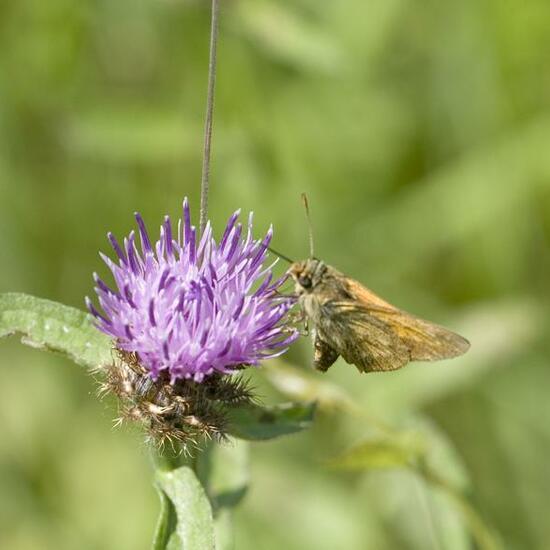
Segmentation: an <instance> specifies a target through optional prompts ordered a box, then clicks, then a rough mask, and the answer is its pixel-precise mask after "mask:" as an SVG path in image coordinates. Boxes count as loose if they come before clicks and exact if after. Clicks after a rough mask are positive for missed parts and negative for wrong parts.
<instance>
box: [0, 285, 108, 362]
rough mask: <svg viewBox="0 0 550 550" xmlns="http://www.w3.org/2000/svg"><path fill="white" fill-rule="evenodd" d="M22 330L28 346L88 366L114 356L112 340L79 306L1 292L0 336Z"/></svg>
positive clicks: (23, 339) (106, 360)
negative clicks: (96, 326) (100, 330)
mask: <svg viewBox="0 0 550 550" xmlns="http://www.w3.org/2000/svg"><path fill="white" fill-rule="evenodd" d="M12 334H21V335H22V338H21V341H22V342H23V343H24V344H27V345H29V346H32V347H35V348H39V349H45V350H48V351H54V352H57V353H61V354H63V355H66V356H67V357H69V358H70V359H72V360H73V361H74V362H75V363H78V364H79V365H82V366H85V367H96V366H98V365H100V364H101V363H105V362H108V361H110V360H111V348H112V344H111V340H110V339H109V338H108V337H107V336H105V335H103V334H102V333H101V332H99V331H98V330H97V329H96V328H95V327H94V325H93V322H92V317H91V316H90V315H89V314H87V313H85V312H84V311H81V310H79V309H76V308H73V307H69V306H65V305H63V304H59V303H57V302H52V301H50V300H44V299H42V298H35V297H34V296H29V295H27V294H19V293H11V292H9V293H6V294H0V338H1V337H3V336H10V335H12Z"/></svg>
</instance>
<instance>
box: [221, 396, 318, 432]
mask: <svg viewBox="0 0 550 550" xmlns="http://www.w3.org/2000/svg"><path fill="white" fill-rule="evenodd" d="M315 408H316V405H315V403H284V404H281V405H275V406H272V407H260V406H258V405H252V406H246V407H238V408H235V409H232V410H231V411H230V412H229V417H230V419H229V432H230V433H231V434H232V435H233V436H235V437H238V438H240V439H248V440H251V441H254V440H265V439H273V438H274V437H279V436H281V435H288V434H292V433H296V432H300V431H302V430H305V429H307V428H309V427H310V426H311V424H312V422H313V416H314V414H315Z"/></svg>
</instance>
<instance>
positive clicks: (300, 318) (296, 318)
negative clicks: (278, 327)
mask: <svg viewBox="0 0 550 550" xmlns="http://www.w3.org/2000/svg"><path fill="white" fill-rule="evenodd" d="M288 322H289V324H292V325H294V324H296V325H298V324H300V323H303V328H302V329H301V330H300V329H298V331H299V333H300V336H309V323H308V319H307V316H306V315H304V313H303V312H302V311H301V312H300V313H292V314H289V315H288Z"/></svg>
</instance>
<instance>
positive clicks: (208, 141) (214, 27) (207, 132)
mask: <svg viewBox="0 0 550 550" xmlns="http://www.w3.org/2000/svg"><path fill="white" fill-rule="evenodd" d="M219 12H220V3H219V0H212V16H211V24H210V58H209V62H208V91H207V94H206V117H205V123H204V148H203V156H202V177H201V210H200V223H199V225H200V231H201V234H202V232H203V231H204V228H205V226H206V220H207V218H208V190H209V186H210V152H211V148H212V121H213V115H214V90H215V87H216V62H217V49H218V15H219Z"/></svg>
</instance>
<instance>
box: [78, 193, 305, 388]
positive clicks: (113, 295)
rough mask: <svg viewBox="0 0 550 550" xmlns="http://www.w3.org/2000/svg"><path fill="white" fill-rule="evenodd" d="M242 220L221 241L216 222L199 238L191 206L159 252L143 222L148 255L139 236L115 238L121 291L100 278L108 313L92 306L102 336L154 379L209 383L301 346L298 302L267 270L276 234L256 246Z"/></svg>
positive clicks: (165, 233)
mask: <svg viewBox="0 0 550 550" xmlns="http://www.w3.org/2000/svg"><path fill="white" fill-rule="evenodd" d="M238 216H239V212H235V214H233V215H232V216H231V217H230V218H229V221H228V223H227V226H226V228H225V231H224V233H223V236H222V238H221V239H220V241H219V243H218V242H216V240H215V239H214V237H213V236H212V228H211V226H210V223H209V224H208V225H207V226H206V228H205V230H204V233H203V235H202V237H201V238H200V239H197V232H196V229H195V227H193V226H192V225H191V217H190V212H189V205H188V202H187V199H186V200H185V201H184V203H183V219H182V220H179V221H178V224H177V231H176V232H175V233H174V229H173V227H172V224H171V222H170V219H169V217H168V216H166V217H165V219H164V223H163V224H162V226H161V228H160V238H159V240H158V241H157V242H156V243H155V244H152V243H151V240H150V238H149V235H148V233H147V230H146V228H145V224H144V222H143V219H142V218H141V216H140V215H139V214H136V221H137V225H138V229H139V236H140V241H141V246H140V248H139V249H138V247H137V245H136V234H135V232H134V231H132V232H131V233H130V235H129V236H128V237H127V238H125V239H124V242H123V245H122V246H121V245H120V244H119V243H118V241H117V240H116V239H115V237H114V236H113V235H112V234H110V233H109V235H108V238H109V241H110V242H111V245H112V247H113V249H114V251H115V253H116V255H117V257H118V258H117V262H113V261H112V260H111V259H110V258H108V257H107V256H104V255H102V258H103V260H104V261H105V263H106V264H107V265H108V266H109V268H110V270H111V272H112V274H113V277H114V280H115V284H116V289H111V288H110V287H109V286H107V285H106V284H105V283H104V282H103V281H102V280H101V279H100V278H99V277H98V276H97V274H94V279H95V282H96V287H95V291H96V293H97V296H98V300H99V304H100V305H101V308H102V310H103V313H101V312H99V311H98V310H97V309H96V308H95V307H94V306H93V304H92V303H91V301H90V300H89V299H88V298H87V299H86V303H87V306H88V309H89V311H90V312H91V313H92V315H93V316H94V317H95V319H96V323H97V326H98V328H99V329H100V330H101V331H103V332H104V333H106V334H108V335H109V336H111V337H112V338H114V339H115V346H116V347H117V348H118V349H119V350H120V351H121V352H124V353H130V354H134V356H135V357H136V358H137V360H138V361H139V364H140V365H141V367H143V368H144V369H145V370H146V371H147V372H148V374H149V376H150V377H151V378H152V379H153V380H156V379H157V378H158V377H159V376H163V377H164V376H166V377H169V379H170V381H171V382H172V383H174V382H176V381H178V380H183V379H192V380H193V381H195V382H202V381H203V380H204V379H205V378H206V377H209V376H211V375H214V374H225V373H230V372H232V371H234V370H235V369H236V368H239V367H242V366H243V365H257V364H258V363H259V361H260V360H261V359H266V358H270V357H275V356H277V355H280V354H281V353H284V351H286V348H287V346H288V345H289V343H290V342H292V341H293V340H295V339H296V338H297V332H296V331H295V330H294V329H291V328H287V327H285V326H284V324H283V318H284V316H285V314H286V313H287V311H288V310H289V309H290V308H291V307H292V306H293V304H294V301H293V299H292V298H289V297H281V296H280V295H279V294H278V293H277V292H276V290H277V288H278V287H279V286H280V285H281V284H282V282H283V281H284V278H280V279H277V280H275V281H273V273H272V268H273V265H274V264H271V265H268V266H266V265H265V260H266V256H267V247H268V245H269V243H270V241H271V238H272V230H271V229H269V231H268V232H267V234H266V235H265V237H264V238H263V239H262V240H255V239H254V238H253V236H252V214H251V215H250V216H249V218H248V228H247V231H246V235H243V228H242V226H241V224H240V223H238Z"/></svg>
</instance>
